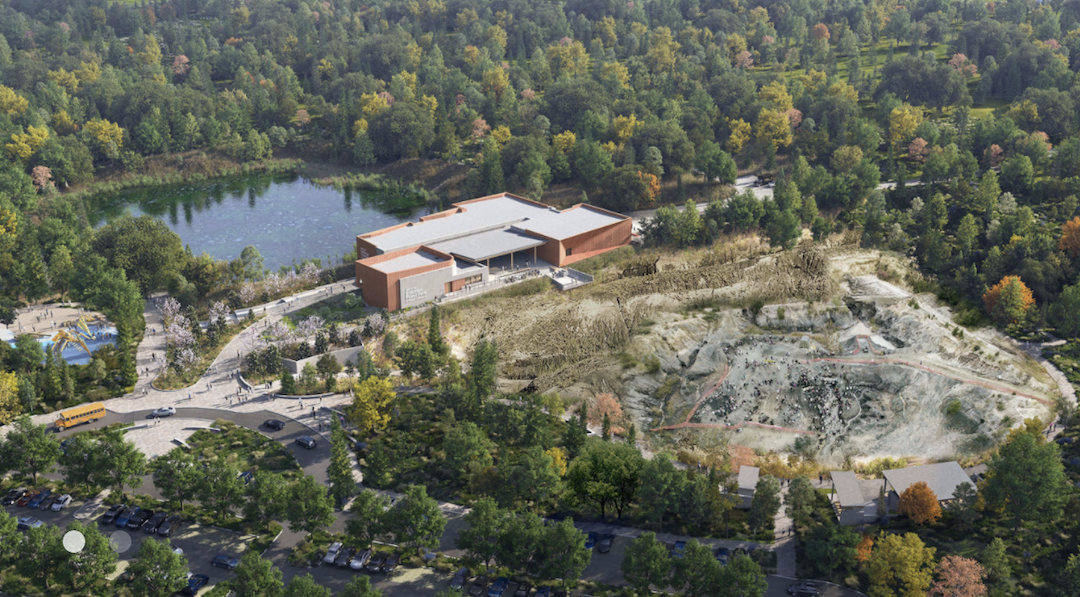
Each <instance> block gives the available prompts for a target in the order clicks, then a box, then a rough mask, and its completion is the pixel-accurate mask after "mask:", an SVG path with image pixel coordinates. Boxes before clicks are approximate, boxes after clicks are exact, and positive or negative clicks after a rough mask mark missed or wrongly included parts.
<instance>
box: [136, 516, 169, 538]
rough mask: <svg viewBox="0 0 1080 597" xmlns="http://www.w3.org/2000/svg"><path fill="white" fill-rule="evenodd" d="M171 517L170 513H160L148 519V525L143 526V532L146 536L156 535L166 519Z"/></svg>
mask: <svg viewBox="0 0 1080 597" xmlns="http://www.w3.org/2000/svg"><path fill="white" fill-rule="evenodd" d="M168 517H169V514H168V512H158V513H157V514H155V515H153V516H151V517H150V518H149V519H147V521H146V524H144V525H143V527H142V530H143V532H144V533H146V534H148V535H149V534H152V533H156V532H157V530H158V527H160V526H161V523H163V522H165V519H166V518H168Z"/></svg>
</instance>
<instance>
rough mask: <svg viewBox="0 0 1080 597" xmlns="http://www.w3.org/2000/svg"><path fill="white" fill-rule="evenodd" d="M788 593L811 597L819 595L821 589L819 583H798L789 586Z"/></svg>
mask: <svg viewBox="0 0 1080 597" xmlns="http://www.w3.org/2000/svg"><path fill="white" fill-rule="evenodd" d="M787 592H788V595H799V596H800V597H802V596H804V595H805V596H807V597H809V596H811V595H817V594H819V593H820V592H821V589H820V588H819V587H818V585H817V583H812V582H797V583H794V584H790V585H788V588H787Z"/></svg>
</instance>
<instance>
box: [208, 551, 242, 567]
mask: <svg viewBox="0 0 1080 597" xmlns="http://www.w3.org/2000/svg"><path fill="white" fill-rule="evenodd" d="M210 565H211V566H217V567H218V568H224V569H226V570H232V569H233V568H236V567H237V566H239V565H240V560H239V559H238V558H234V557H233V556H229V555H225V554H220V555H216V556H214V559H213V560H210Z"/></svg>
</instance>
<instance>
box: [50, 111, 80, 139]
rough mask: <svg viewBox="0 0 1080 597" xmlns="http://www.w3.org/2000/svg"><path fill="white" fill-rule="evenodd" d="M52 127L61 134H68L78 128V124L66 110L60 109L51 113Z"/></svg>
mask: <svg viewBox="0 0 1080 597" xmlns="http://www.w3.org/2000/svg"><path fill="white" fill-rule="evenodd" d="M52 127H53V130H55V131H56V132H57V133H59V134H61V135H70V134H72V133H74V132H75V131H77V130H79V125H77V124H75V121H74V120H72V119H71V116H69V115H68V113H67V110H60V111H59V112H57V113H56V114H53V115H52Z"/></svg>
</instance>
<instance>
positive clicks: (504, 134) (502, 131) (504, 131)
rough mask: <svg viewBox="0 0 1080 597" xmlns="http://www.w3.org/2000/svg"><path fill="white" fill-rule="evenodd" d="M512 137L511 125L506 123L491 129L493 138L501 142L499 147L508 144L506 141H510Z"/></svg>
mask: <svg viewBox="0 0 1080 597" xmlns="http://www.w3.org/2000/svg"><path fill="white" fill-rule="evenodd" d="M511 137H513V135H512V134H511V133H510V127H508V126H506V125H505V124H504V125H502V126H497V127H495V128H494V129H493V130H492V131H491V138H492V139H495V142H496V143H498V144H499V147H502V146H503V145H506V142H507V141H509V140H510V139H511Z"/></svg>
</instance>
